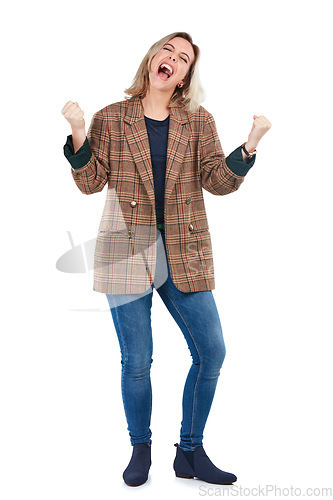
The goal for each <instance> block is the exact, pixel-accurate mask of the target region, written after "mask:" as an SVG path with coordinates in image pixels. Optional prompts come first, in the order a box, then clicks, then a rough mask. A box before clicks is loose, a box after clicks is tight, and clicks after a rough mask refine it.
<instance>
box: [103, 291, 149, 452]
mask: <svg viewBox="0 0 333 500" xmlns="http://www.w3.org/2000/svg"><path fill="white" fill-rule="evenodd" d="M106 295H107V299H108V302H109V306H110V310H111V314H112V318H113V322H114V326H115V329H116V332H117V336H118V341H119V345H120V350H121V365H122V372H121V392H122V400H123V406H124V411H125V415H126V420H127V424H128V427H127V429H128V431H129V435H130V440H131V444H132V445H133V444H134V443H146V442H148V443H149V444H150V445H151V443H152V440H151V435H152V432H151V429H150V421H151V411H152V388H151V380H150V368H151V363H152V361H153V359H152V353H153V339H152V329H151V306H152V295H153V293H152V289H150V293H144V294H141V295H138V296H137V297H139V298H137V297H136V296H135V295H134V294H133V295H132V296H128V297H130V298H131V300H127V301H125V302H124V300H123V297H120V296H119V295H118V296H117V295H116V294H115V295H109V294H106ZM119 303H121V305H118V304H119Z"/></svg>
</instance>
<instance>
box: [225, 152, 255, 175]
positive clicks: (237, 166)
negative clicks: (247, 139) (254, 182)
mask: <svg viewBox="0 0 333 500" xmlns="http://www.w3.org/2000/svg"><path fill="white" fill-rule="evenodd" d="M225 160H226V163H227V167H228V168H230V170H231V171H232V172H234V173H235V174H237V175H241V176H245V175H246V174H247V173H248V171H249V170H250V168H251V167H253V165H254V162H255V161H256V154H255V155H253V156H252V158H251V160H249V162H248V163H247V162H245V161H244V160H243V155H242V146H239V147H238V148H236V149H235V150H234V151H233V152H232V153H230V155H229V156H227V157H226V159H225Z"/></svg>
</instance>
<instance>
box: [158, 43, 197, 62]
mask: <svg viewBox="0 0 333 500" xmlns="http://www.w3.org/2000/svg"><path fill="white" fill-rule="evenodd" d="M164 45H171V47H172V48H173V49H174V48H175V47H174V46H173V45H172V43H165V44H164ZM181 54H184V55H185V56H187V57H188V60H189V61H191V59H190V56H188V55H187V54H186V52H181Z"/></svg>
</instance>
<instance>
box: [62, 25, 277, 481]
mask: <svg viewBox="0 0 333 500" xmlns="http://www.w3.org/2000/svg"><path fill="white" fill-rule="evenodd" d="M199 54H200V52H199V48H198V47H197V45H195V44H193V41H192V38H191V36H190V35H189V34H188V33H184V32H176V33H172V34H170V35H168V36H166V37H164V38H162V39H161V40H159V41H158V42H156V43H155V44H154V45H152V47H151V48H150V49H149V51H148V53H147V54H146V56H145V57H144V59H143V60H142V62H141V65H140V67H139V69H138V71H137V73H136V76H135V78H134V82H133V85H132V86H131V87H130V88H129V89H126V93H127V94H128V95H129V96H130V98H126V99H125V100H124V101H120V102H117V103H113V104H111V105H109V106H106V107H105V108H103V109H102V110H100V111H98V112H97V113H95V115H94V116H93V119H92V123H91V126H90V128H89V131H88V134H87V136H86V134H85V124H84V119H83V111H82V110H81V109H80V107H79V106H78V104H77V103H73V102H72V101H69V102H67V103H66V104H65V106H64V108H63V110H62V113H63V115H64V116H65V118H66V119H67V120H68V121H69V123H70V124H71V127H72V135H70V136H68V137H67V142H66V144H65V146H64V153H65V156H66V157H67V159H68V160H69V162H70V163H71V167H72V168H71V173H72V175H73V178H74V181H75V182H76V184H77V186H78V187H79V189H80V190H81V191H82V192H83V193H85V194H91V193H94V192H98V191H101V190H102V189H103V187H104V186H105V184H108V191H107V200H106V203H105V207H104V211H103V215H102V219H101V223H100V227H99V232H98V238H97V242H96V248H95V258H94V290H96V291H98V292H102V293H105V294H106V297H107V300H108V304H109V306H110V311H111V314H112V318H113V322H114V326H115V329H116V332H117V336H118V340H119V345H120V349H121V354H122V360H121V363H122V380H121V387H122V398H123V404H124V409H125V415H126V419H127V423H128V430H129V434H130V440H131V444H132V446H133V450H132V456H131V459H130V462H129V464H128V466H127V468H126V469H125V471H124V473H123V479H124V481H125V483H126V484H127V485H130V486H138V485H141V484H143V483H144V482H146V481H147V479H148V473H149V469H150V465H151V444H152V440H151V435H152V432H151V429H150V427H149V425H150V417H151V409H152V407H151V405H152V392H151V383H150V367H151V363H152V357H151V356H152V330H151V306H152V296H153V289H154V288H155V289H156V290H157V292H158V293H159V295H160V297H161V298H162V300H163V302H164V304H165V305H166V307H167V309H168V310H169V312H170V314H171V315H172V316H173V318H174V319H175V321H176V323H177V324H178V326H179V328H180V330H181V331H182V333H183V335H184V337H185V340H186V342H187V345H188V347H189V349H190V352H191V356H192V358H193V363H192V366H191V368H190V370H189V373H188V377H187V379H186V383H185V387H184V394H183V402H182V407H183V420H182V423H181V430H180V442H179V444H178V443H176V444H175V446H176V448H177V450H176V457H175V460H174V463H173V468H174V470H175V473H176V476H177V477H182V478H194V477H197V478H199V479H201V480H203V481H206V482H209V483H214V484H232V483H233V482H234V481H236V480H237V478H236V476H235V475H234V474H232V473H229V472H224V471H223V470H221V469H218V468H217V467H216V466H215V465H214V464H213V463H212V462H211V460H210V459H209V458H208V456H207V455H206V453H205V450H204V448H203V445H202V440H203V430H204V427H205V424H206V421H207V418H208V414H209V411H210V408H211V404H212V401H213V397H214V393H215V389H216V384H217V380H218V377H219V374H220V369H221V366H222V363H223V360H224V358H225V352H226V351H225V344H224V339H223V333H222V328H221V323H220V319H219V314H218V311H217V308H216V304H215V300H214V297H213V293H212V290H213V289H214V288H215V282H214V268H213V257H212V247H211V240H210V232H209V226H208V222H207V218H206V212H205V207H204V200H203V194H202V188H204V189H206V190H207V191H209V192H211V193H212V194H215V195H224V194H228V193H231V192H233V191H235V190H237V189H238V188H239V186H240V184H241V183H242V182H243V181H244V178H245V175H246V174H247V172H248V170H249V169H250V168H251V167H252V166H253V164H254V162H255V153H256V147H257V144H258V142H259V140H260V139H261V138H262V136H263V135H264V134H265V133H266V132H267V130H268V129H269V128H270V126H271V124H270V123H269V121H268V120H267V119H266V118H265V117H264V116H260V117H257V116H256V115H254V122H253V126H252V130H251V132H250V134H249V136H248V140H247V142H246V143H243V144H242V145H241V146H239V147H238V148H237V149H236V150H235V151H233V152H232V153H231V154H230V155H229V156H228V157H227V158H225V155H224V153H223V151H222V148H221V144H220V141H219V138H218V135H217V131H216V126H215V121H214V118H213V116H212V115H211V113H209V112H208V111H207V110H206V109H205V108H203V107H202V106H201V105H200V102H202V100H203V95H204V94H203V90H202V87H201V85H200V82H199V77H198V60H199Z"/></svg>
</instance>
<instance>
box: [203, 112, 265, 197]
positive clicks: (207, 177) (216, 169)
mask: <svg viewBox="0 0 333 500" xmlns="http://www.w3.org/2000/svg"><path fill="white" fill-rule="evenodd" d="M255 157H256V155H254V156H253V157H252V159H251V160H250V161H248V160H247V161H244V158H243V155H242V149H241V146H239V147H238V148H236V149H235V150H234V151H233V152H232V153H230V155H229V156H228V157H227V158H226V157H225V154H224V152H223V149H222V146H221V143H220V139H219V136H218V133H217V129H216V124H215V120H214V118H213V116H212V115H211V114H209V115H208V116H207V119H206V122H205V125H204V129H203V132H202V137H201V140H200V159H201V161H200V175H201V184H202V187H203V189H205V190H206V191H209V192H210V193H212V194H215V195H225V194H229V193H232V192H233V191H236V190H237V189H238V188H239V186H240V185H241V184H242V182H244V178H245V175H246V174H247V172H248V171H249V170H250V168H251V167H252V166H253V165H254V162H255Z"/></svg>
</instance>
